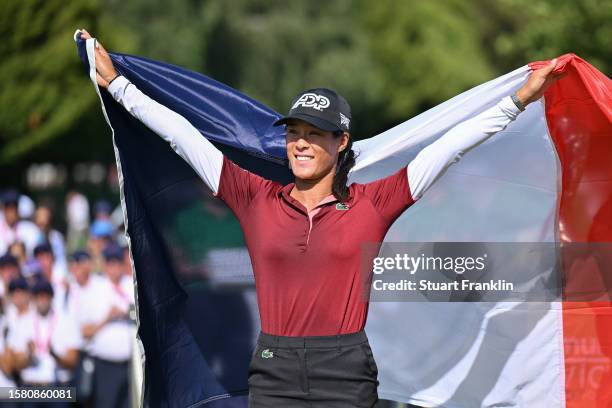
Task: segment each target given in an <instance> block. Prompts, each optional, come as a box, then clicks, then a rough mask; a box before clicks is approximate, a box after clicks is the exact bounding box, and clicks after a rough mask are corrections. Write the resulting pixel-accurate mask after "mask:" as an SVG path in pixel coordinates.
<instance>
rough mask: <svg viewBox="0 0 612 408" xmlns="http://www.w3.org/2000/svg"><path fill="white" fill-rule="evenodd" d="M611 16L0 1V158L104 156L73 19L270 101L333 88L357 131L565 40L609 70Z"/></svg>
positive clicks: (188, 0) (567, 2) (440, 7)
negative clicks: (343, 100) (98, 153)
mask: <svg viewBox="0 0 612 408" xmlns="http://www.w3.org/2000/svg"><path fill="white" fill-rule="evenodd" d="M611 20H612V3H611V2H609V1H605V0H538V1H533V0H499V1H497V2H490V1H488V0H472V1H470V2H465V1H462V0H440V1H435V2H433V1H431V2H425V1H417V0H405V1H400V0H390V1H383V2H371V1H367V0H327V1H323V0H313V1H308V2H305V1H299V0H289V1H281V0H233V1H231V2H227V1H223V0H130V1H129V2H125V1H120V0H83V1H79V2H64V1H61V0H47V1H44V0H23V1H17V0H8V1H5V2H4V3H3V7H2V8H1V9H0V33H2V38H3V40H4V41H3V42H2V43H0V52H2V54H1V55H2V56H3V59H2V61H0V75H2V78H3V86H2V87H0V141H1V142H2V146H1V147H0V165H1V164H2V163H7V162H9V161H11V160H12V161H13V162H15V161H16V160H18V159H20V158H23V157H24V155H25V157H27V158H28V160H40V159H41V158H42V159H43V160H44V158H45V157H53V158H57V157H64V156H65V157H74V158H77V159H78V158H82V157H84V156H85V155H86V154H87V153H89V152H90V151H91V150H92V149H100V150H104V152H105V155H104V157H105V158H109V160H110V158H111V157H112V154H113V153H112V149H111V146H110V144H109V143H108V136H109V132H108V129H107V128H106V126H105V124H104V120H103V118H102V115H100V110H99V106H98V104H97V101H96V95H95V93H94V92H93V91H92V89H91V85H90V84H89V83H88V79H87V77H86V76H85V75H83V73H82V70H81V66H80V61H79V60H78V58H77V57H76V51H75V47H74V43H72V41H71V40H70V37H71V35H72V32H73V30H74V29H75V28H76V27H81V26H84V27H86V28H88V29H89V30H90V32H92V33H93V34H94V35H97V36H98V37H99V38H100V39H101V40H102V41H103V42H104V44H105V46H106V47H107V49H109V50H112V51H117V52H122V53H132V52H133V53H135V54H137V55H141V56H146V57H150V58H153V59H157V60H162V61H166V62H169V63H173V64H176V65H181V66H184V67H186V68H188V69H191V70H194V71H198V72H202V73H204V74H207V75H209V76H211V77H213V78H215V79H217V80H220V81H222V82H224V83H226V84H228V85H230V86H233V87H235V88H237V89H240V90H241V91H243V92H245V93H246V94H248V95H249V96H252V97H253V98H255V99H258V100H260V101H262V102H263V103H265V104H267V105H268V106H270V107H272V108H274V109H276V110H277V111H279V112H281V113H284V112H286V110H287V108H288V107H289V104H290V101H291V98H293V97H294V96H295V95H296V94H297V93H298V92H299V91H301V90H303V89H306V88H310V87H320V86H324V87H330V88H335V89H337V90H338V91H339V92H340V93H342V94H343V95H345V96H346V97H347V99H348V100H349V102H350V103H351V105H352V108H353V118H354V120H353V129H354V132H353V134H354V136H356V137H357V138H361V137H369V136H371V135H373V134H375V133H377V132H380V131H383V130H385V129H388V128H389V127H390V126H392V125H394V124H396V123H398V122H401V121H404V120H406V119H408V118H409V117H411V116H414V115H416V114H418V113H420V112H422V111H424V110H426V109H427V108H429V107H431V106H434V105H437V104H438V103H440V102H442V101H444V100H446V99H448V98H450V97H452V96H454V95H456V94H458V93H460V92H462V91H464V90H466V89H468V88H470V87H472V86H474V85H477V84H480V83H482V82H484V81H487V80H489V79H492V78H493V77H495V76H497V75H500V74H502V73H504V72H507V71H509V70H511V69H514V68H517V67H518V66H521V65H524V64H526V63H527V62H529V61H532V60H536V59H544V58H550V57H552V56H555V55H559V54H562V53H565V52H575V53H576V54H578V55H580V56H581V57H583V58H585V59H587V60H588V61H589V62H591V63H593V64H594V65H596V66H597V67H599V69H601V70H602V71H603V72H609V71H610V65H611V61H610V55H611V54H610V51H611V48H612V42H611V41H609V38H612V26H611V25H610V24H606V23H607V22H609V21H611ZM83 131H85V132H87V135H86V137H85V138H78V137H75V135H77V134H79V133H80V132H83ZM81 139H84V140H85V142H88V143H90V144H89V145H87V146H86V147H84V145H83V144H79V143H81V142H80V140H81ZM51 141H52V142H51ZM85 142H83V143H85ZM62 155H64V156H62ZM98 158H99V157H98Z"/></svg>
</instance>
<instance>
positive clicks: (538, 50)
mask: <svg viewBox="0 0 612 408" xmlns="http://www.w3.org/2000/svg"><path fill="white" fill-rule="evenodd" d="M496 8H497V13H498V16H499V19H501V20H505V21H506V22H507V24H509V25H510V27H511V28H510V30H508V31H505V32H502V33H498V34H499V35H497V36H496V37H495V42H494V47H495V53H496V54H497V55H498V56H499V57H500V59H503V60H504V61H505V62H506V64H514V65H523V64H525V63H526V62H529V61H535V60H543V59H550V58H553V57H555V56H558V55H561V54H565V53H567V52H573V53H575V54H577V55H578V56H579V57H581V58H583V59H585V60H587V61H588V62H589V63H590V64H593V65H594V66H595V67H597V68H598V69H599V70H600V71H602V72H603V73H605V74H606V75H608V76H609V75H610V73H611V72H612V2H611V1H609V0H539V1H536V2H534V1H533V0H500V1H498V2H497V7H496Z"/></svg>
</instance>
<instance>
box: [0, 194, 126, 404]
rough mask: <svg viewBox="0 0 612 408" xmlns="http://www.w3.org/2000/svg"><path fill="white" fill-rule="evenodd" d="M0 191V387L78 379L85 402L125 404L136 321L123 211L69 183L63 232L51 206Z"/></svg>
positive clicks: (76, 383)
mask: <svg viewBox="0 0 612 408" xmlns="http://www.w3.org/2000/svg"><path fill="white" fill-rule="evenodd" d="M0 193H1V212H0V278H1V280H0V296H1V303H0V307H1V313H0V327H1V328H2V335H1V336H0V387H9V386H74V387H76V391H77V393H76V396H77V399H78V401H79V404H80V405H82V406H85V407H96V408H97V407H122V406H123V407H127V406H128V405H129V403H130V387H129V367H130V364H129V362H130V360H131V358H132V352H133V348H134V344H135V343H134V339H135V335H136V328H135V311H134V286H133V277H132V268H131V266H130V257H129V251H128V249H127V246H126V243H125V241H124V238H123V237H124V235H123V234H122V233H120V229H121V226H122V222H123V219H122V215H121V212H120V209H119V210H115V211H113V208H112V206H111V205H110V204H109V203H108V202H105V201H100V202H97V203H95V205H94V206H93V208H91V209H90V203H89V200H88V199H87V198H86V197H85V196H84V195H82V194H80V193H78V192H75V191H72V192H70V193H68V195H67V197H66V203H65V211H66V213H65V217H66V227H65V234H63V233H62V232H60V231H58V230H57V229H55V228H54V221H53V219H54V211H53V206H52V205H49V204H48V203H43V202H41V203H35V202H34V201H33V200H32V199H30V198H29V197H28V196H26V195H23V194H20V193H19V192H18V191H17V190H14V189H8V190H4V191H1V192H0ZM92 210H93V211H92ZM32 406H35V405H34V404H32ZM45 406H49V403H46V404H45Z"/></svg>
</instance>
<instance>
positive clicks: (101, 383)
mask: <svg viewBox="0 0 612 408" xmlns="http://www.w3.org/2000/svg"><path fill="white" fill-rule="evenodd" d="M94 361H95V365H96V368H95V371H94V384H93V387H94V389H93V407H94V408H106V407H113V408H128V406H129V403H130V399H129V388H130V387H129V377H128V366H129V362H127V361H126V362H121V363H116V362H113V361H107V360H102V359H100V358H95V359H94Z"/></svg>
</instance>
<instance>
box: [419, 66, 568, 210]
mask: <svg viewBox="0 0 612 408" xmlns="http://www.w3.org/2000/svg"><path fill="white" fill-rule="evenodd" d="M556 63H557V60H556V58H555V59H553V60H552V61H551V62H550V64H548V65H547V66H545V67H544V68H541V69H539V70H537V71H534V72H533V73H532V74H531V75H530V76H529V80H528V81H527V83H526V84H525V85H523V86H522V87H521V89H519V90H518V91H517V93H516V94H515V95H514V100H513V98H512V97H510V96H507V97H505V98H502V99H501V100H500V101H499V102H498V103H497V105H495V106H493V107H492V108H489V109H487V110H486V111H484V112H482V113H481V114H479V115H477V116H475V117H473V118H471V119H469V120H467V121H465V122H462V123H459V124H458V125H456V126H455V127H453V128H452V129H451V130H449V131H448V132H447V133H445V134H444V135H443V136H442V137H440V138H439V139H438V140H436V141H435V142H433V143H432V144H430V145H429V146H427V147H425V148H424V149H423V150H422V151H420V152H419V154H417V156H416V157H415V158H414V159H413V160H412V161H411V162H410V164H409V165H408V183H409V185H410V192H411V194H412V197H413V198H414V199H417V198H419V197H421V196H422V195H423V193H424V192H425V191H427V189H428V188H429V187H430V186H431V185H432V184H433V183H434V182H435V181H436V180H437V179H438V178H440V176H442V174H444V172H445V171H446V169H447V168H448V167H449V166H450V165H451V164H453V163H456V162H457V161H459V159H460V158H461V157H462V156H463V155H464V154H465V153H466V152H467V151H468V150H470V149H472V148H474V147H475V146H478V145H479V144H480V143H482V142H484V141H485V140H487V139H488V138H489V137H491V136H493V135H494V134H495V133H497V132H499V131H501V130H503V129H504V128H505V127H506V126H507V125H508V124H509V123H510V122H511V121H513V120H514V119H516V117H517V116H518V114H519V113H520V112H521V109H524V108H525V106H527V105H528V104H529V103H531V102H533V101H535V100H538V99H539V98H540V97H541V96H542V95H543V94H544V92H545V91H546V88H548V87H549V86H550V84H552V83H553V82H554V81H556V80H557V79H559V78H561V77H562V76H564V74H562V73H554V72H553V70H554V69H555V66H556ZM519 106H520V108H519Z"/></svg>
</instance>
